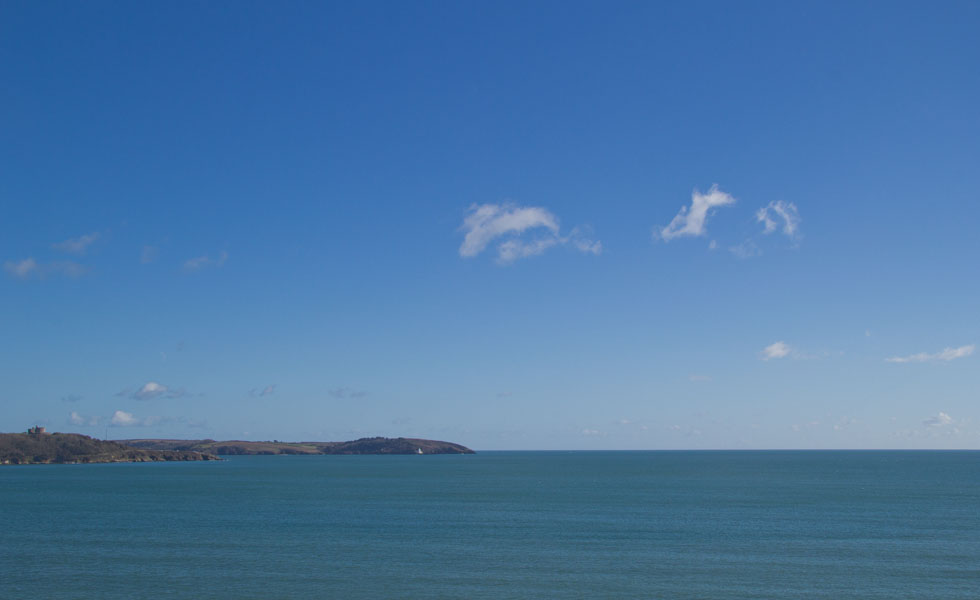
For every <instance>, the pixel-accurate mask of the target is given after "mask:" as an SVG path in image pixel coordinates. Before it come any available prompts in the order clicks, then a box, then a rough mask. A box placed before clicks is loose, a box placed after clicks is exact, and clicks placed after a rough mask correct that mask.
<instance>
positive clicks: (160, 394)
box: [116, 381, 189, 400]
mask: <svg viewBox="0 0 980 600" xmlns="http://www.w3.org/2000/svg"><path fill="white" fill-rule="evenodd" d="M116 395H117V396H122V397H126V398H132V399H134V400H153V399H156V398H183V397H184V396H188V395H189V394H188V393H187V390H185V389H183V388H180V389H171V388H169V387H167V386H165V385H163V384H162V383H157V382H156V381H148V382H146V383H144V384H143V385H142V386H140V388H139V389H138V390H136V391H132V389H131V388H130V389H125V390H123V391H121V392H119V393H118V394H116Z"/></svg>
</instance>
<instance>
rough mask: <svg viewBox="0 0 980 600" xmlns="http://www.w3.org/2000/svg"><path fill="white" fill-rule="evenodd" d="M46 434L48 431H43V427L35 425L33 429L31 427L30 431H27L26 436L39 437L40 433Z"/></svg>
mask: <svg viewBox="0 0 980 600" xmlns="http://www.w3.org/2000/svg"><path fill="white" fill-rule="evenodd" d="M47 432H48V430H47V429H45V428H44V427H41V426H40V425H35V426H34V427H31V428H30V429H28V430H27V434H28V435H41V434H42V433H47Z"/></svg>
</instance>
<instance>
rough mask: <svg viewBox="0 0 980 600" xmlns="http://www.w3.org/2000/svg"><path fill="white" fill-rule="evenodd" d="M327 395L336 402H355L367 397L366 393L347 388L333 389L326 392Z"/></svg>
mask: <svg viewBox="0 0 980 600" xmlns="http://www.w3.org/2000/svg"><path fill="white" fill-rule="evenodd" d="M327 393H328V394H330V396H331V397H333V398H337V399H338V400H346V399H352V400H356V399H359V398H364V397H365V396H367V395H368V394H367V392H364V391H361V390H353V389H351V388H348V387H338V388H333V389H332V390H327Z"/></svg>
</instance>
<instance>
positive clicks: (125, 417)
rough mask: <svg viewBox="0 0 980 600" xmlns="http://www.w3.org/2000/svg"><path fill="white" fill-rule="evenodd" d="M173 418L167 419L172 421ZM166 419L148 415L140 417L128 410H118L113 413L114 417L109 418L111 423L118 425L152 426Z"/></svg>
mask: <svg viewBox="0 0 980 600" xmlns="http://www.w3.org/2000/svg"><path fill="white" fill-rule="evenodd" d="M170 420H171V419H167V421H170ZM162 421H164V419H163V418H161V417H146V418H144V419H140V418H139V417H136V416H135V415H133V413H129V412H126V411H124V410H117V411H116V412H114V413H112V418H111V419H109V423H110V424H112V425H115V426H117V427H152V426H153V425H156V424H158V423H160V422H162Z"/></svg>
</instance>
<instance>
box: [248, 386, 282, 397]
mask: <svg viewBox="0 0 980 600" xmlns="http://www.w3.org/2000/svg"><path fill="white" fill-rule="evenodd" d="M248 393H249V395H250V396H255V397H256V398H264V397H266V396H271V395H273V394H275V393H276V384H275V383H273V384H272V385H267V386H265V387H264V388H262V389H259V388H252V389H251V390H250V391H249V392H248Z"/></svg>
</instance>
